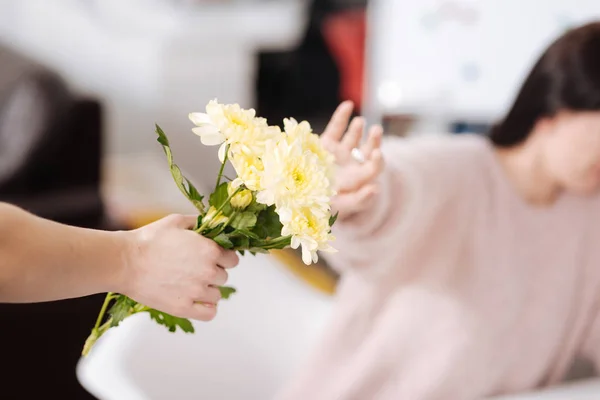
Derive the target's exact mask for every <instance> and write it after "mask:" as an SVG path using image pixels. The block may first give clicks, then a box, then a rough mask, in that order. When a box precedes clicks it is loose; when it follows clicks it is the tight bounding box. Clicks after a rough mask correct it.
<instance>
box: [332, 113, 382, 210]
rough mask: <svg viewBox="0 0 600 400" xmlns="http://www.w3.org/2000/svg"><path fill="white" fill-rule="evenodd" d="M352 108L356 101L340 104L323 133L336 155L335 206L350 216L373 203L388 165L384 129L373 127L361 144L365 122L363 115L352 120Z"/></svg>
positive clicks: (335, 208)
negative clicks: (358, 157)
mask: <svg viewBox="0 0 600 400" xmlns="http://www.w3.org/2000/svg"><path fill="white" fill-rule="evenodd" d="M352 110H353V104H352V102H350V101H346V102H343V103H342V104H340V106H339V107H338V108H337V110H336V111H335V112H334V114H333V116H332V117H331V120H330V121H329V124H328V125H327V127H326V128H325V131H324V132H323V134H322V135H321V140H322V143H323V146H324V147H325V148H326V149H327V150H328V151H330V152H331V153H333V155H334V156H335V159H336V164H337V168H338V170H337V175H336V180H335V181H336V191H337V192H338V194H337V196H336V197H335V198H334V199H333V208H334V210H335V211H338V212H339V213H340V218H347V217H349V216H351V215H353V214H355V213H358V212H360V211H363V210H364V209H366V208H367V207H368V206H369V204H370V200H371V199H372V198H373V197H374V195H375V194H376V193H377V191H378V185H377V177H378V176H379V174H380V173H381V171H382V169H383V165H384V162H383V157H382V154H381V148H380V147H381V136H382V134H383V129H382V128H381V126H378V125H375V126H373V127H371V129H370V130H369V134H368V137H367V140H366V141H365V142H364V143H363V144H362V145H361V144H360V143H361V138H362V135H363V130H364V127H365V122H364V119H363V118H362V117H355V118H353V119H352V122H350V117H351V116H352ZM349 123H350V124H349ZM348 124H349V125H348ZM355 148H356V149H359V150H360V153H362V155H363V157H364V162H363V163H361V162H358V161H357V160H356V159H355V158H354V157H353V156H352V150H353V149H355Z"/></svg>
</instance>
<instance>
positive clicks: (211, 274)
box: [204, 267, 219, 282]
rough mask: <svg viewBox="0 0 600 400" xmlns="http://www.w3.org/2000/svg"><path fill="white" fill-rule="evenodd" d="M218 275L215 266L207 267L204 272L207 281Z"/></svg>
mask: <svg viewBox="0 0 600 400" xmlns="http://www.w3.org/2000/svg"><path fill="white" fill-rule="evenodd" d="M218 276H219V270H218V269H217V267H211V268H208V269H207V270H206V271H205V273H204V277H205V279H206V280H207V281H209V282H212V281H214V280H215V279H216V278H217V277H218Z"/></svg>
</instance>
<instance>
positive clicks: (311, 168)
mask: <svg viewBox="0 0 600 400" xmlns="http://www.w3.org/2000/svg"><path fill="white" fill-rule="evenodd" d="M189 118H190V120H191V121H192V122H193V124H194V125H195V127H194V128H193V129H192V131H193V132H194V133H195V134H197V135H198V136H200V139H201V141H202V143H203V144H204V145H207V146H214V145H219V146H220V148H219V151H218V156H219V160H220V161H221V169H220V171H219V174H218V177H217V183H216V186H215V190H214V191H213V193H211V194H210V196H209V197H208V204H205V199H204V196H203V195H201V194H200V193H199V192H198V190H197V189H196V188H195V187H194V185H193V184H192V183H191V182H190V181H189V180H188V179H187V178H186V177H184V176H183V174H182V172H181V170H180V169H179V167H178V166H177V165H176V164H175V163H174V160H173V154H172V152H171V148H170V146H169V140H168V139H167V136H166V134H165V133H164V132H163V130H162V129H161V128H160V127H159V126H158V125H157V126H156V133H157V134H158V142H159V143H160V144H161V145H162V146H163V149H164V151H165V154H166V156H167V161H168V165H169V168H170V171H171V174H172V176H173V179H174V180H175V184H176V185H177V187H178V188H179V189H180V190H181V192H182V193H183V194H184V196H186V197H187V198H188V199H189V201H190V202H191V203H192V204H193V205H194V206H195V207H196V209H197V210H198V213H199V215H198V222H197V224H196V226H195V228H194V230H195V232H197V233H198V234H200V235H203V236H205V237H207V238H210V239H212V240H214V241H215V242H217V243H218V244H219V245H221V246H222V247H224V248H226V249H232V250H235V251H237V252H239V253H240V254H241V255H244V253H245V252H249V253H251V254H253V255H254V254H256V253H268V252H269V250H272V249H284V248H286V247H292V248H294V249H297V248H301V250H302V259H303V261H304V263H305V264H307V265H308V264H311V263H313V262H316V261H317V259H318V257H317V252H318V251H325V252H333V251H335V250H334V249H333V248H332V247H331V246H330V244H329V243H330V242H331V241H332V240H334V237H333V236H332V234H331V226H332V225H333V223H334V222H335V219H336V217H335V216H333V215H332V214H331V207H330V201H331V197H332V196H333V195H334V191H333V182H332V177H333V172H334V171H333V168H334V157H333V155H332V154H331V153H329V152H328V151H326V150H325V149H324V148H323V146H322V145H321V142H320V140H319V137H318V136H317V135H316V134H314V133H313V132H312V129H311V126H310V124H309V123H308V122H306V121H303V122H300V123H298V122H297V121H296V120H294V119H291V118H290V119H285V120H284V121H283V123H284V130H283V131H282V130H281V129H280V128H279V127H277V126H269V125H268V124H267V121H266V119H264V118H259V117H257V116H256V113H255V111H254V110H253V109H250V110H245V109H242V108H240V106H239V105H237V104H226V105H224V104H219V103H218V102H217V101H216V100H213V101H210V102H209V103H208V105H207V106H206V113H192V114H190V115H189ZM227 162H231V164H232V165H233V168H234V169H235V171H236V174H237V176H236V177H235V178H234V179H228V178H225V177H224V176H223V171H224V168H225V165H226V163H227ZM223 179H225V180H226V181H225V182H222V180H223ZM219 289H220V291H221V295H222V297H223V298H224V299H227V298H228V297H229V296H230V295H231V294H232V293H234V292H235V289H234V288H231V287H220V288H219ZM111 303H112V305H111ZM109 306H110V309H109ZM140 312H148V313H149V315H150V317H151V318H152V319H153V320H154V321H156V322H157V323H158V324H161V325H164V326H165V327H167V328H168V330H169V331H170V332H175V331H176V330H177V327H179V328H180V329H181V330H183V331H184V332H190V333H193V332H194V328H193V325H192V324H191V322H190V321H189V320H187V319H184V318H178V317H175V316H172V315H168V314H166V313H163V312H161V311H159V310H155V309H151V308H149V307H146V306H144V305H143V304H139V303H137V302H135V301H134V300H132V299H130V298H128V297H127V296H124V295H121V294H118V293H108V294H107V296H106V299H105V301H104V304H103V306H102V308H101V310H100V314H99V315H98V319H97V321H96V325H95V326H94V328H93V330H92V333H91V335H90V336H89V338H88V340H87V341H86V343H85V346H84V349H83V354H84V355H86V354H87V353H88V352H89V350H90V349H91V347H92V346H93V345H94V343H95V342H96V340H97V339H98V338H99V337H100V336H101V335H102V334H104V333H105V332H106V331H107V330H109V329H110V328H111V327H116V326H117V325H119V323H120V322H121V321H123V320H124V319H125V318H127V317H128V316H130V315H133V314H136V313H140ZM106 313H108V317H107V316H106V315H105V314H106Z"/></svg>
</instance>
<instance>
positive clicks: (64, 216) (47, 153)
mask: <svg viewBox="0 0 600 400" xmlns="http://www.w3.org/2000/svg"><path fill="white" fill-rule="evenodd" d="M101 119H102V118H101V107H100V104H99V103H98V102H97V101H95V100H93V99H86V98H80V97H77V96H74V95H73V94H72V93H71V92H70V91H69V89H68V87H67V86H66V85H65V83H64V82H63V81H62V79H61V78H60V77H59V76H58V75H57V74H55V73H54V72H52V71H51V70H49V69H47V68H45V67H43V66H41V65H39V64H36V63H34V62H31V61H30V60H28V59H27V58H25V57H22V56H21V55H18V54H16V53H13V52H11V51H8V50H7V49H5V48H1V47H0V201H5V202H10V203H13V204H16V205H19V206H21V207H22V208H25V209H27V210H28V211H30V212H32V213H34V214H36V215H39V216H42V217H45V218H48V219H52V220H55V221H58V222H62V223H68V224H72V225H77V226H83V227H89V228H101V227H104V228H108V226H107V225H106V224H105V222H106V220H105V214H104V207H103V201H102V197H101V193H100V156H101V148H102V146H101V144H102V143H101V133H102V124H101ZM101 304H102V298H101V296H93V297H89V298H84V299H77V300H68V301H62V302H49V303H43V304H0V321H1V323H2V326H3V328H2V329H0V352H1V353H2V357H3V360H5V364H6V365H7V366H8V367H7V368H5V369H4V371H3V372H2V380H3V381H4V382H5V383H10V384H6V385H4V388H3V398H7V399H32V400H33V399H42V398H46V397H48V396H56V397H60V398H61V399H92V398H93V397H92V396H91V395H89V394H88V393H87V392H86V391H85V390H84V389H83V388H82V387H81V386H80V385H79V383H78V382H77V379H76V377H75V366H76V363H77V360H78V358H79V354H80V352H81V346H82V344H83V343H84V341H85V339H86V337H87V335H88V334H89V331H90V329H91V327H92V326H93V323H94V319H95V315H96V313H97V310H98V309H99V307H100V305H101ZM32 382H35V384H32Z"/></svg>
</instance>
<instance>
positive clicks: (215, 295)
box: [194, 286, 221, 305]
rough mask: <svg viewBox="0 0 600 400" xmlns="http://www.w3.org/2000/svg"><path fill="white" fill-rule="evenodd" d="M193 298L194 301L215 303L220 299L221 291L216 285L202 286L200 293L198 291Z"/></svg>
mask: <svg viewBox="0 0 600 400" xmlns="http://www.w3.org/2000/svg"><path fill="white" fill-rule="evenodd" d="M194 300H195V303H200V304H209V305H210V304H212V305H216V304H217V303H218V302H219V300H221V291H220V290H219V289H218V288H217V287H213V286H209V287H208V288H204V289H203V290H202V293H198V295H197V297H196V298H194Z"/></svg>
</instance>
